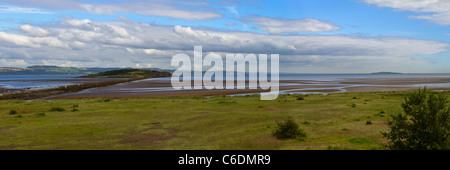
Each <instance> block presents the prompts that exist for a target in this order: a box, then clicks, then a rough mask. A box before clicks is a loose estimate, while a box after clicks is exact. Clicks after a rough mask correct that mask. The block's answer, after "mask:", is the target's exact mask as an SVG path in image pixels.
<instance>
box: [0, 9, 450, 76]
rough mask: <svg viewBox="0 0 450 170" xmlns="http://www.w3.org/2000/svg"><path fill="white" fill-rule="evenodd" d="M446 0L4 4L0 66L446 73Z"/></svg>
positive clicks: (449, 18) (449, 22)
mask: <svg viewBox="0 0 450 170" xmlns="http://www.w3.org/2000/svg"><path fill="white" fill-rule="evenodd" d="M449 28H450V1H449V0H247V1H238V0H191V1H189V0H188V1H186V0H0V67H27V66H31V65H57V66H66V67H139V68H143V67H157V68H164V69H175V68H174V67H172V66H171V65H170V64H171V59H172V57H173V56H174V55H176V54H179V53H186V54H188V55H190V56H192V55H193V50H194V46H202V47H203V53H204V54H208V53H217V54H219V55H221V56H222V57H225V54H238V53H240V54H250V53H253V54H279V55H280V71H281V72H285V73H371V72H380V71H391V72H403V73H450V67H449V66H448V65H449V64H450V29H449Z"/></svg>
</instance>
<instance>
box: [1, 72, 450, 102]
mask: <svg viewBox="0 0 450 170" xmlns="http://www.w3.org/2000/svg"><path fill="white" fill-rule="evenodd" d="M161 78H163V79H161ZM166 78H167V77H145V78H142V77H141V78H137V79H127V78H81V79H79V78H73V79H68V80H66V81H72V82H75V81H78V82H79V81H80V80H83V81H89V83H84V84H81V86H80V85H69V86H66V87H64V86H62V87H61V86H60V87H56V88H47V89H37V90H33V89H32V90H27V89H16V91H14V92H11V93H0V99H25V100H29V99H43V100H58V99H84V98H154V97H184V96H221V95H246V94H249V95H251V94H257V93H262V92H268V91H270V89H269V90H262V89H213V90H206V89H201V90H175V89H173V88H172V85H171V82H170V79H166ZM105 80H107V81H105ZM39 81H46V80H39ZM52 81H59V80H52ZM235 83H237V81H235ZM246 83H248V81H246ZM224 85H225V83H224ZM424 86H427V88H428V89H430V90H439V91H447V90H450V77H448V78H447V77H420V78H417V77H414V78H410V77H403V78H390V77H388V78H373V77H369V78H343V79H340V80H335V81H319V80H280V86H279V90H280V94H309V93H322V94H328V93H349V92H389V91H409V90H416V89H418V88H423V87H424ZM1 90H6V89H5V88H3V89H2V88H1V87H0V91H1ZM8 96H9V97H8Z"/></svg>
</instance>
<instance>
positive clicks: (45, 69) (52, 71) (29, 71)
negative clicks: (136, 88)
mask: <svg viewBox="0 0 450 170" xmlns="http://www.w3.org/2000/svg"><path fill="white" fill-rule="evenodd" d="M121 69H133V68H118V67H112V68H98V67H94V68H77V67H58V66H45V65H36V66H29V67H26V68H18V67H0V75H69V74H72V75H88V74H96V73H101V72H106V71H111V70H121ZM141 70H148V71H159V72H171V70H164V69H159V68H142V69H141Z"/></svg>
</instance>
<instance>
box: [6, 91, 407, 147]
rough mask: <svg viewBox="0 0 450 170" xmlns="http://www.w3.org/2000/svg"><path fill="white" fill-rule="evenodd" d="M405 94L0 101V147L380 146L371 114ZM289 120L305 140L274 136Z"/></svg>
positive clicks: (393, 108) (392, 108)
mask: <svg viewBox="0 0 450 170" xmlns="http://www.w3.org/2000/svg"><path fill="white" fill-rule="evenodd" d="M404 94H405V93H403V92H397V93H336V94H330V95H319V94H317V95H311V94H310V95H307V96H305V97H304V100H297V99H298V96H296V95H282V96H279V98H278V99H277V100H273V101H261V100H260V97H259V96H257V95H253V96H237V97H228V96H216V97H210V98H203V97H183V98H144V99H110V100H109V102H105V100H106V99H89V100H87V99H86V100H56V101H41V100H35V101H31V102H27V101H23V100H2V101H0V149H200V150H203V149H269V150H272V149H385V148H384V147H383V145H384V144H386V142H387V141H386V140H385V139H384V138H383V137H382V135H381V133H380V132H382V131H385V130H387V125H386V124H385V123H386V121H387V116H386V117H381V116H374V115H381V114H380V111H383V113H384V111H386V112H388V113H395V112H400V111H401V110H402V109H401V107H400V103H401V102H402V96H403V95H404ZM353 97H356V99H353ZM363 103H366V104H363ZM352 104H355V105H357V107H355V108H353V107H349V106H351V105H352ZM75 106H76V110H77V111H74V107H75ZM55 107H57V108H62V109H64V110H63V111H61V110H62V109H58V110H60V111H50V110H53V109H52V108H55ZM10 110H16V111H17V112H18V113H20V115H21V117H16V115H10V114H9V112H10ZM287 117H292V118H293V119H294V121H296V122H297V123H298V124H299V126H300V128H301V129H303V130H304V131H305V133H306V134H307V138H305V139H304V140H303V141H301V140H295V139H292V140H278V139H276V138H275V137H273V136H272V132H273V131H274V129H275V127H276V122H277V121H282V120H285V118H287ZM368 121H370V122H371V124H370V126H368V125H367V124H366V122H368Z"/></svg>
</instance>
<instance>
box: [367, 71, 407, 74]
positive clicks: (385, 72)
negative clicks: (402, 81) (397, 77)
mask: <svg viewBox="0 0 450 170" xmlns="http://www.w3.org/2000/svg"><path fill="white" fill-rule="evenodd" d="M370 74H402V73H398V72H387V71H382V72H376V73H370Z"/></svg>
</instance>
